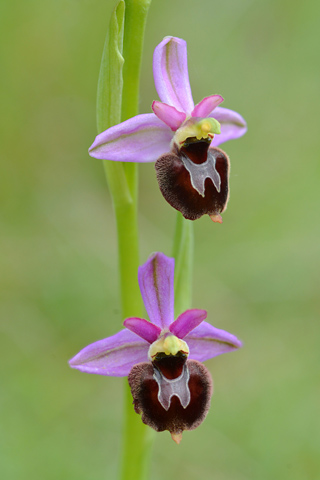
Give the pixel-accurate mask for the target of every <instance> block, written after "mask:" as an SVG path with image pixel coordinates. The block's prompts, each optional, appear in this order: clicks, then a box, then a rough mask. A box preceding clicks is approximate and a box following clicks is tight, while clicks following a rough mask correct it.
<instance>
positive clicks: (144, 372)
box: [69, 253, 241, 443]
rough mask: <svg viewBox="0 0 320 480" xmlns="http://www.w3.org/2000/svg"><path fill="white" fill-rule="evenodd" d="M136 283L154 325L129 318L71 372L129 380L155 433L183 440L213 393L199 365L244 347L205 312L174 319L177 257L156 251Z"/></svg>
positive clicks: (83, 355) (80, 356)
mask: <svg viewBox="0 0 320 480" xmlns="http://www.w3.org/2000/svg"><path fill="white" fill-rule="evenodd" d="M138 281H139V286H140V291H141V295H142V299H143V302H144V305H145V308H146V311H147V313H148V315H149V318H150V321H147V320H145V319H143V318H136V317H133V318H127V319H126V320H125V321H124V326H125V329H123V330H121V331H120V332H118V333H116V334H115V335H113V336H111V337H108V338H105V339H103V340H99V341H97V342H95V343H92V344H91V345H88V346H87V347H85V348H84V349H83V350H81V351H80V352H79V353H78V354H77V355H76V356H75V357H73V358H72V359H71V360H70V362H69V364H70V366H71V367H72V368H76V369H78V370H81V371H82V372H87V373H96V374H98V375H112V376H117V377H121V376H127V375H128V381H129V385H130V388H131V393H132V396H133V403H134V409H135V411H136V412H137V413H138V414H141V415H142V421H143V422H144V423H145V424H147V425H149V426H150V427H152V428H154V429H155V430H157V431H163V430H169V431H170V433H171V436H172V438H173V440H174V441H176V442H177V443H179V442H180V440H181V438H182V432H183V430H192V429H194V428H196V427H197V426H198V425H199V424H200V423H201V422H202V421H203V420H204V418H205V416H206V414H207V412H208V409H209V406H210V399H211V395H212V380H211V376H210V373H209V371H208V370H207V369H206V367H205V366H204V365H203V364H202V363H200V362H203V361H205V360H208V359H209V358H212V357H215V356H217V355H220V354H222V353H227V352H231V351H232V350H235V349H237V348H239V347H241V342H240V341H239V340H238V339H237V338H236V337H235V336H234V335H232V334H231V333H228V332H226V331H224V330H220V329H218V328H215V327H213V326H212V325H210V324H209V323H207V322H205V321H204V320H205V318H206V316H207V312H206V311H205V310H198V309H192V310H186V311H185V312H183V313H182V314H181V315H179V317H178V318H177V319H176V320H174V289H173V281H174V259H173V258H169V257H166V256H165V255H164V254H163V253H155V254H154V255H152V256H151V257H150V258H149V259H148V261H147V262H146V263H145V264H144V265H142V266H141V267H139V270H138Z"/></svg>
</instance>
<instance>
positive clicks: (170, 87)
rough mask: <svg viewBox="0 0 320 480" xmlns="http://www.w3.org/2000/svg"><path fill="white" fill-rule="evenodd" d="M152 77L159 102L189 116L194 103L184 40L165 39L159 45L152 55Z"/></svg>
mask: <svg viewBox="0 0 320 480" xmlns="http://www.w3.org/2000/svg"><path fill="white" fill-rule="evenodd" d="M153 76H154V83H155V87H156V90H157V92H158V95H159V97H160V100H161V101H162V102H164V103H167V104H168V105H172V106H173V107H175V108H176V109H177V110H179V111H180V112H185V113H186V114H188V115H190V113H191V112H192V110H193V107H194V103H193V99H192V94H191V87H190V82H189V75H188V62H187V44H186V42H185V41H184V40H182V39H181V38H176V37H165V38H164V39H163V40H162V42H161V43H159V45H158V46H157V47H156V48H155V51H154V54H153Z"/></svg>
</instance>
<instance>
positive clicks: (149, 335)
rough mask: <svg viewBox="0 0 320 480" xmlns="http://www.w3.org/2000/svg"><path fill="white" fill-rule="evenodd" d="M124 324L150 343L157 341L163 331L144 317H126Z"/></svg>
mask: <svg viewBox="0 0 320 480" xmlns="http://www.w3.org/2000/svg"><path fill="white" fill-rule="evenodd" d="M123 325H124V326H125V327H126V328H127V329H128V330H131V332H133V333H135V334H136V335H139V337H141V338H143V339H144V340H146V341H147V342H149V343H153V342H155V341H156V340H157V338H158V337H159V335H160V333H161V328H159V327H157V326H156V325H154V324H153V323H151V322H148V321H147V320H144V319H143V318H136V317H134V318H133V317H132V318H126V319H125V321H124V322H123Z"/></svg>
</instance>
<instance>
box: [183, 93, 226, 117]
mask: <svg viewBox="0 0 320 480" xmlns="http://www.w3.org/2000/svg"><path fill="white" fill-rule="evenodd" d="M222 102H223V97H221V95H211V96H210V97H205V98H204V99H203V100H201V102H200V103H198V104H197V105H196V106H195V107H194V109H193V111H192V112H191V116H192V117H201V118H206V117H208V115H209V114H210V113H211V112H212V110H214V109H215V108H216V107H217V106H218V105H220V103H222Z"/></svg>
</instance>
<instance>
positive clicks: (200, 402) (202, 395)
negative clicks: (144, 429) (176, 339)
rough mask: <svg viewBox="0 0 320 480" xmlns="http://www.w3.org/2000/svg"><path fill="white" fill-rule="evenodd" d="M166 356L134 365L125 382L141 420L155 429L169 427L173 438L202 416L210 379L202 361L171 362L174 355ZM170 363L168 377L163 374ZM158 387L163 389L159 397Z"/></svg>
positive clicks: (191, 428)
mask: <svg viewBox="0 0 320 480" xmlns="http://www.w3.org/2000/svg"><path fill="white" fill-rule="evenodd" d="M167 357H168V358H169V360H166V361H165V362H162V361H161V360H160V361H157V363H155V364H152V363H139V364H137V365H135V366H134V367H133V368H132V370H131V372H130V374H129V377H128V381H129V385H130V388H131V393H132V396H133V403H134V409H135V411H136V413H139V414H141V418H142V421H143V423H145V424H146V425H149V426H150V427H152V428H154V429H155V430H157V431H158V432H162V431H164V430H169V432H170V433H171V434H172V436H173V438H174V436H179V435H181V433H182V432H183V431H184V430H193V429H194V428H196V427H198V426H199V425H200V423H202V422H203V420H204V419H205V417H206V415H207V413H208V409H209V406H210V399H211V395H212V380H211V376H210V373H209V372H208V370H207V369H206V367H205V366H204V365H203V364H202V363H200V362H198V361H196V360H187V361H185V360H184V362H182V361H181V358H178V359H177V360H178V361H177V365H175V361H174V360H175V358H176V356H171V355H170V356H167ZM170 362H171V367H173V371H174V373H173V374H171V375H170V376H171V377H173V378H171V379H169V378H168V377H166V376H165V375H164V372H167V371H168V367H169V364H170ZM168 382H169V384H170V388H172V389H171V390H170V389H169V390H170V391H166V388H167V383H168ZM170 382H171V383H170ZM161 389H164V391H163V397H162V398H161ZM172 391H173V392H174V393H173V395H172ZM159 397H160V398H159Z"/></svg>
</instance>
